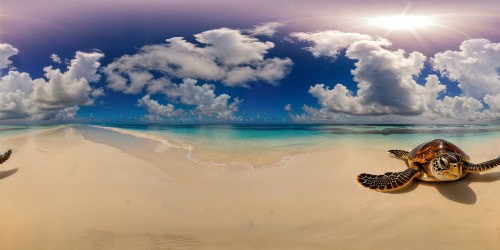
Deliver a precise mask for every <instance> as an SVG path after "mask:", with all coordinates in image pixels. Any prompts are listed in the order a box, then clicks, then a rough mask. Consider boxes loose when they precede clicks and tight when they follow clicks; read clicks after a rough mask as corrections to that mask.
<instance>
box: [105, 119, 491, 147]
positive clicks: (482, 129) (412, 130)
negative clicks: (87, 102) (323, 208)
mask: <svg viewBox="0 0 500 250" xmlns="http://www.w3.org/2000/svg"><path fill="white" fill-rule="evenodd" d="M101 125H102V124H101ZM106 126H110V125H109V124H108V125H106ZM111 126H112V127H116V128H121V129H127V130H131V131H135V132H141V133H147V134H153V135H157V136H162V137H165V138H167V139H168V138H175V139H179V140H182V141H188V142H189V143H190V144H193V145H195V146H196V145H204V146H208V147H210V148H212V149H214V150H223V151H227V152H245V151H252V152H255V151H257V152H258V151H263V152H267V151H280V150H287V149H294V148H303V147H316V146H322V145H328V144H330V143H339V142H342V141H344V140H362V141H367V142H370V143H378V144H381V145H392V146H394V147H395V146H406V147H405V148H408V146H410V147H413V146H416V145H418V144H420V143H423V142H425V141H429V140H432V139H435V138H442V139H446V140H449V141H452V142H454V143H456V144H467V143H470V142H478V141H482V140H485V139H493V138H500V125H316V124H315V125H310V124H308V125H302V124H301V125H297V124H293V125H292V124H289V125H274V124H273V125H182V126H181V125H177V126H169V125H111Z"/></svg>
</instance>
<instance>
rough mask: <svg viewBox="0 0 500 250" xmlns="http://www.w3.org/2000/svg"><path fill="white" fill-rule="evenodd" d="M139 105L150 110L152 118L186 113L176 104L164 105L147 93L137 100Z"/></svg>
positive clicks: (158, 118)
mask: <svg viewBox="0 0 500 250" xmlns="http://www.w3.org/2000/svg"><path fill="white" fill-rule="evenodd" d="M137 106H139V107H142V108H145V109H146V110H147V112H148V118H149V119H150V120H161V118H163V117H168V118H169V117H176V116H179V115H182V114H183V113H184V111H183V110H181V109H175V107H174V105H172V104H170V103H169V104H167V105H162V104H160V103H158V101H156V100H152V99H151V96H149V95H145V96H144V97H142V98H141V99H139V100H137Z"/></svg>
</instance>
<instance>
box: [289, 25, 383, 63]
mask: <svg viewBox="0 0 500 250" xmlns="http://www.w3.org/2000/svg"><path fill="white" fill-rule="evenodd" d="M291 37H293V38H296V39H297V40H299V41H304V42H310V43H311V44H312V46H310V47H307V48H306V49H307V50H309V51H310V52H311V53H312V54H313V55H314V56H316V57H319V56H327V57H332V58H335V57H336V56H337V55H338V54H339V53H340V51H341V50H343V49H346V48H347V47H349V46H351V45H352V44H353V43H354V42H357V41H370V40H373V38H372V37H371V36H369V35H365V34H359V33H348V32H341V31H336V30H330V31H324V32H314V33H307V32H296V33H292V34H291Z"/></svg>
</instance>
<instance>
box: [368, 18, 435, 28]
mask: <svg viewBox="0 0 500 250" xmlns="http://www.w3.org/2000/svg"><path fill="white" fill-rule="evenodd" d="M368 23H369V24H370V25H371V26H375V27H379V28H383V29H387V30H391V31H393V30H409V31H412V30H417V29H425V28H429V27H431V26H433V25H434V24H435V22H434V20H433V19H432V18H431V17H428V16H409V15H404V14H403V15H395V16H380V17H374V18H371V19H369V21H368Z"/></svg>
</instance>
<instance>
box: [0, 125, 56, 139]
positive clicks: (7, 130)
mask: <svg viewBox="0 0 500 250" xmlns="http://www.w3.org/2000/svg"><path fill="white" fill-rule="evenodd" d="M52 127H55V126H34V125H27V126H22V125H0V139H1V138H5V137H9V136H16V135H21V134H25V133H29V132H33V131H37V130H43V129H48V128H52Z"/></svg>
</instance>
